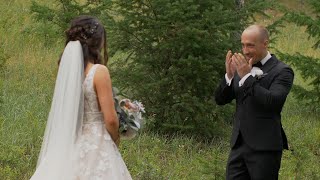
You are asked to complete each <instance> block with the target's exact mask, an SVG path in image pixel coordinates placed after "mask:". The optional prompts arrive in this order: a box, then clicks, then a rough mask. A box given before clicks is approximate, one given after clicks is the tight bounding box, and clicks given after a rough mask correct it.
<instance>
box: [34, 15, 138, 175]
mask: <svg viewBox="0 0 320 180" xmlns="http://www.w3.org/2000/svg"><path fill="white" fill-rule="evenodd" d="M106 44H107V42H106V32H105V29H104V27H103V26H102V25H101V23H100V22H99V21H98V20H97V19H96V18H94V17H91V16H79V17H77V18H75V19H73V20H72V21H71V27H70V28H69V29H68V30H67V31H66V46H65V49H64V52H63V54H62V56H61V59H60V61H59V71H58V75H57V79H56V85H55V90H54V95H53V100H52V105H51V110H50V113H49V117H48V122H47V127H46V130H45V135H44V138H43V143H42V147H41V151H40V155H39V159H38V164H37V168H36V171H35V173H34V174H33V176H32V177H31V180H91V179H92V180H106V179H112V180H127V179H132V178H131V176H130V173H129V171H128V170H127V167H126V165H125V163H124V161H123V159H122V157H121V155H120V153H119V151H118V146H119V141H120V138H119V137H120V136H119V132H118V129H119V121H118V119H117V115H116V112H115V108H114V101H113V97H112V87H111V79H110V75H109V72H108V69H107V68H106V66H104V65H101V64H106V63H107V60H108V55H107V45H106ZM102 48H103V49H104V56H103V58H102V56H101V50H102Z"/></svg>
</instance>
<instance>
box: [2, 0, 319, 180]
mask: <svg viewBox="0 0 320 180" xmlns="http://www.w3.org/2000/svg"><path fill="white" fill-rule="evenodd" d="M30 3H31V1H30V0H14V1H8V2H4V1H1V2H0V9H1V11H0V17H1V19H0V25H1V26H0V41H1V42H2V43H3V45H2V46H3V51H4V52H5V53H6V54H8V55H9V59H7V64H6V70H5V81H4V88H3V90H2V92H3V93H4V96H3V102H4V106H3V108H2V109H1V110H0V112H1V114H0V138H1V142H0V179H4V180H7V179H8V180H9V179H12V180H16V179H19V180H20V179H21V180H24V179H29V178H30V176H31V175H32V173H33V172H34V169H35V165H36V161H37V156H38V152H39V149H40V145H41V138H42V135H43V132H44V128H45V124H46V118H47V115H48V111H49V109H50V102H51V98H52V93H53V87H54V83H55V82H54V81H55V75H56V71H57V58H58V57H59V53H60V52H61V51H62V45H63V43H62V39H57V41H56V42H54V43H52V44H50V45H49V46H48V45H47V44H46V43H45V42H43V38H42V37H39V36H38V35H34V34H32V32H33V31H30V29H32V28H37V24H36V23H34V22H33V21H32V19H31V17H30V13H29V6H30ZM43 3H50V1H44V2H43ZM281 32H282V34H280V35H279V39H278V41H277V42H276V43H275V44H274V46H275V47H276V48H277V49H279V50H281V51H284V52H288V53H294V52H301V53H307V54H309V55H312V56H316V57H319V55H320V53H319V52H318V51H315V50H312V49H311V48H310V47H311V45H312V42H313V41H312V39H311V40H308V39H307V38H306V37H307V36H306V34H305V33H304V29H303V28H299V27H297V26H295V25H292V24H288V25H287V26H286V27H284V28H283V29H281ZM294 83H295V84H304V83H305V82H304V80H302V78H301V77H300V76H299V73H298V72H296V78H295V81H294ZM282 117H283V121H282V122H283V126H284V129H285V131H286V133H287V136H288V139H289V144H290V146H291V149H292V150H291V151H285V152H284V155H283V159H282V166H281V170H280V179H319V178H320V157H319V156H320V122H319V121H318V120H319V115H314V114H308V111H307V109H306V108H304V107H302V106H301V105H300V104H299V102H297V101H296V100H295V99H294V98H293V96H292V95H291V94H290V95H289V97H288V100H287V103H286V105H285V107H284V109H283V113H282ZM230 130H231V127H229V128H228V129H227V131H228V132H230ZM228 144H229V136H225V137H222V138H221V139H215V140H211V141H210V142H209V143H201V142H197V140H196V139H193V138H190V137H185V136H183V135H176V136H175V137H166V136H164V135H159V134H155V133H152V132H143V133H142V134H141V135H140V136H139V137H137V138H135V139H134V140H131V141H123V142H122V145H121V147H120V149H121V153H122V155H123V158H124V160H125V162H126V164H127V166H128V168H129V171H130V172H131V174H132V176H133V178H134V179H142V180H144V179H224V176H225V166H226V161H227V156H228V151H229V147H228Z"/></svg>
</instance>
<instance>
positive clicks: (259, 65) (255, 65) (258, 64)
mask: <svg viewBox="0 0 320 180" xmlns="http://www.w3.org/2000/svg"><path fill="white" fill-rule="evenodd" d="M252 67H258V68H261V67H262V63H261V62H260V61H259V62H257V63H255V64H253V65H252Z"/></svg>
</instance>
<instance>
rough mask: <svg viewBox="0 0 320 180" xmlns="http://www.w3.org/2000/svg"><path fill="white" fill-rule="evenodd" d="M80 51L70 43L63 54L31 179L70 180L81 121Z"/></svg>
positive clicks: (80, 47)
mask: <svg viewBox="0 0 320 180" xmlns="http://www.w3.org/2000/svg"><path fill="white" fill-rule="evenodd" d="M83 71H84V64H83V51H82V46H81V43H80V42H79V41H70V42H69V43H68V44H67V45H66V47H65V49H64V52H63V54H62V57H61V61H60V65H59V70H58V75H57V79H56V84H55V89H54V95H53V100H52V104H51V110H50V113H49V117H48V121H47V126H46V130H45V134H44V137H43V142H42V147H41V151H40V155H39V159H38V164H37V169H36V172H35V173H34V175H33V176H32V177H31V180H44V179H45V180H70V179H72V175H73V167H74V166H73V164H72V163H73V155H74V153H75V149H74V145H75V141H76V138H77V134H78V133H80V131H81V127H82V118H83V101H84V97H83V92H82V83H83V80H84V72H83Z"/></svg>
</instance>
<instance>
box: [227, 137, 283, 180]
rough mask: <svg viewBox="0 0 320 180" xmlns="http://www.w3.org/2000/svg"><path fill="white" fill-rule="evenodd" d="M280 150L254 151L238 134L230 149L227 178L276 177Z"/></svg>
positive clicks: (271, 179) (256, 178)
mask: <svg viewBox="0 0 320 180" xmlns="http://www.w3.org/2000/svg"><path fill="white" fill-rule="evenodd" d="M281 156H282V151H255V150H253V149H252V148H250V147H249V146H248V145H247V144H246V143H245V142H244V141H243V138H242V137H241V134H239V136H238V139H237V142H236V144H235V146H234V147H233V148H232V149H231V152H230V155H229V159H228V164H227V172H226V179H227V180H251V179H252V180H260V179H266V180H274V179H278V173H279V169H280V163H281Z"/></svg>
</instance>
